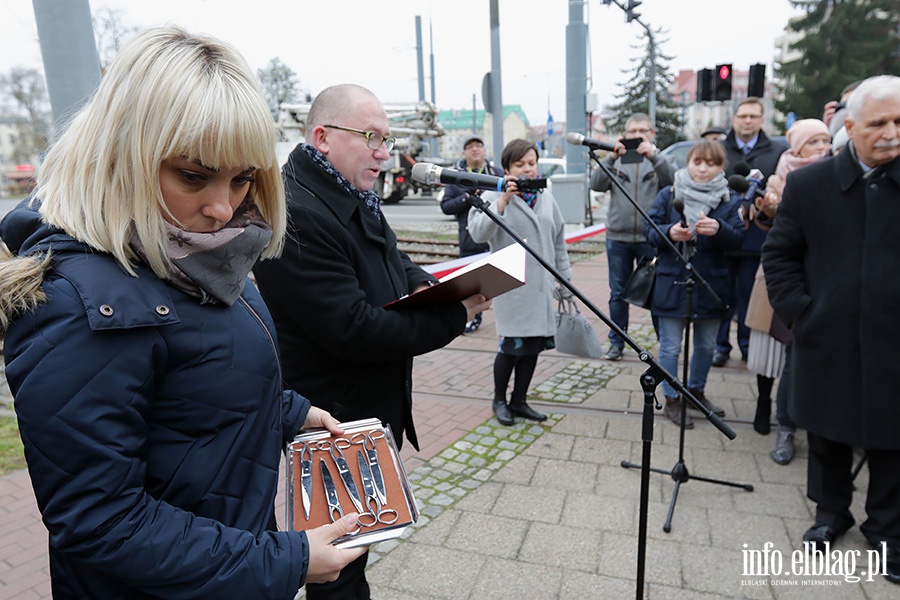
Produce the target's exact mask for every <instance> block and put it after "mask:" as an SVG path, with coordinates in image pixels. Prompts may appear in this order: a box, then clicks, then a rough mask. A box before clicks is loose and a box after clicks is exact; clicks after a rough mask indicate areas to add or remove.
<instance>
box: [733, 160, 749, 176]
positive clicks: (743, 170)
mask: <svg viewBox="0 0 900 600" xmlns="http://www.w3.org/2000/svg"><path fill="white" fill-rule="evenodd" d="M734 172H735V173H737V174H738V175H741V176H742V177H746V176H747V175H749V174H750V163H748V162H747V161H746V160H742V161H738V162H736V163H734Z"/></svg>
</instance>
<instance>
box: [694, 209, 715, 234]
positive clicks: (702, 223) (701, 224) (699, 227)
mask: <svg viewBox="0 0 900 600" xmlns="http://www.w3.org/2000/svg"><path fill="white" fill-rule="evenodd" d="M694 231H696V232H697V235H716V234H717V233H719V222H718V221H717V220H716V219H712V218H710V217H707V216H706V215H705V214H703V213H702V212H701V213H700V220H699V221H697V224H696V225H694Z"/></svg>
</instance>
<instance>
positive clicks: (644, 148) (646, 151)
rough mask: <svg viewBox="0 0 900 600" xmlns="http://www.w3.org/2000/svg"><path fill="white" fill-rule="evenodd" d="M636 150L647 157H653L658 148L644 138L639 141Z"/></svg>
mask: <svg viewBox="0 0 900 600" xmlns="http://www.w3.org/2000/svg"><path fill="white" fill-rule="evenodd" d="M637 152H638V154H642V155H643V156H646V157H647V158H653V157H654V156H656V153H657V152H659V150H658V149H657V148H656V146H654V145H653V144H652V143H650V142H648V141H647V140H644V141H643V142H641V145H640V146H638V147H637Z"/></svg>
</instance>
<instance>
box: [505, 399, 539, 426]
mask: <svg viewBox="0 0 900 600" xmlns="http://www.w3.org/2000/svg"><path fill="white" fill-rule="evenodd" d="M509 410H510V411H511V412H512V414H514V415H516V416H519V417H522V418H525V419H531V420H532V421H546V420H547V415H545V414H544V413H539V412H538V411H536V410H534V409H533V408H531V407H530V406H528V404H527V403H526V402H525V400H524V399H521V400H520V399H516V398H513V399H512V401H511V402H510V403H509Z"/></svg>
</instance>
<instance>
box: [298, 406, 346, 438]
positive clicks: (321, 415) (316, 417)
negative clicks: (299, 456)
mask: <svg viewBox="0 0 900 600" xmlns="http://www.w3.org/2000/svg"><path fill="white" fill-rule="evenodd" d="M303 427H304V428H306V427H324V428H325V429H327V430H328V431H330V432H331V433H333V434H334V435H344V430H343V429H341V426H340V424H339V423H338V420H337V419H335V418H334V417H332V416H331V413H330V412H328V411H327V410H322V409H321V408H318V407H316V406H310V407H309V412H308V413H306V420H305V421H304V422H303Z"/></svg>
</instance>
